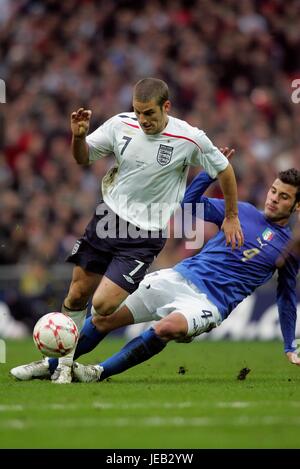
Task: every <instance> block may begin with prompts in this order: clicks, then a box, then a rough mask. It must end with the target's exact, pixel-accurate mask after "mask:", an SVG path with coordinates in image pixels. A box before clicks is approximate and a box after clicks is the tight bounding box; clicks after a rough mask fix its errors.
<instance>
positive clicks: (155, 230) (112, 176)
mask: <svg viewBox="0 0 300 469" xmlns="http://www.w3.org/2000/svg"><path fill="white" fill-rule="evenodd" d="M133 110H134V112H125V113H121V114H118V115H116V116H114V117H112V118H111V119H109V120H108V121H107V122H105V123H104V124H103V125H101V126H100V127H99V128H98V129H96V130H95V131H94V132H92V133H91V134H90V135H88V136H87V133H88V129H89V124H90V118H91V111H89V110H85V109H83V108H81V109H79V110H78V111H77V112H73V113H72V115H71V129H72V134H73V138H72V152H73V156H74V158H75V160H76V161H77V163H78V164H80V165H84V166H86V165H89V164H91V163H94V162H95V161H97V160H99V159H101V158H104V157H105V156H107V155H110V154H114V156H115V159H116V164H115V166H114V167H113V168H112V169H111V170H110V171H109V172H108V173H107V174H106V176H105V177H104V178H103V180H102V195H103V201H101V202H100V204H99V205H98V206H97V208H96V213H95V215H94V217H93V218H92V220H91V221H90V223H89V225H88V226H87V228H86V231H85V233H84V236H83V237H82V238H81V239H79V240H78V241H77V242H76V244H75V246H74V248H73V251H72V254H71V255H70V256H69V257H68V259H67V260H68V261H69V262H73V263H74V264H75V267H74V269H73V276H72V281H71V285H70V289H69V292H68V294H67V297H66V298H65V300H64V303H63V306H62V312H64V313H65V314H67V315H69V316H70V317H71V318H72V319H73V320H74V321H75V323H76V325H77V327H78V329H79V331H81V330H82V332H81V335H83V336H84V334H85V330H88V331H89V330H90V329H91V328H93V329H94V335H95V344H94V345H93V347H94V346H95V345H96V344H97V343H98V342H99V340H100V338H101V333H100V332H98V331H97V318H99V316H101V315H102V316H103V315H109V314H111V313H112V312H114V311H115V310H116V308H117V307H118V306H119V305H120V304H121V303H122V302H123V301H124V300H125V299H126V297H127V296H128V295H129V294H131V293H132V292H133V291H135V290H136V288H137V287H138V285H139V283H140V281H141V280H142V279H143V277H144V275H145V273H146V270H147V268H148V267H149V265H150V264H151V263H152V261H153V259H154V258H155V257H156V256H157V255H158V254H159V252H160V251H161V249H162V248H163V246H164V244H165V241H166V240H165V237H164V235H163V231H164V229H165V228H166V226H167V224H168V221H169V219H170V217H171V215H172V213H173V212H174V209H175V208H176V207H177V205H178V204H179V203H180V201H181V200H182V198H183V195H184V192H185V188H186V180H187V175H188V169H189V166H202V167H203V168H204V169H205V170H206V171H207V173H208V174H209V175H210V176H211V177H212V178H215V177H217V178H218V180H219V183H220V186H221V189H222V191H223V194H224V199H225V205H226V209H225V218H224V221H223V225H222V229H223V231H224V233H225V238H226V243H227V244H231V245H232V248H234V247H235V246H236V245H238V246H241V245H242V244H243V233H242V230H241V227H240V222H239V219H238V208H237V187H236V181H235V176H234V172H233V169H232V166H231V165H230V163H229V162H228V160H227V158H226V157H225V156H224V155H223V154H222V153H221V152H220V151H219V150H218V149H217V148H216V147H215V146H214V145H213V144H212V142H211V141H210V139H209V138H208V137H207V136H206V135H205V133H204V132H203V131H202V130H199V129H198V128H196V127H192V126H191V125H189V124H188V123H187V122H185V121H182V120H180V119H177V118H175V117H172V116H169V115H168V112H169V110H170V101H169V92H168V86H167V84H166V83H165V82H164V81H162V80H159V79H156V78H145V79H142V80H140V81H139V82H138V83H137V84H136V85H135V87H134V93H133ZM107 226H109V227H113V229H112V230H111V233H108V232H109V231H110V230H107ZM124 227H125V228H126V230H127V231H126V234H125V236H124ZM139 230H140V236H139V237H136V233H137V232H138V231H139ZM121 231H122V235H121ZM130 233H135V234H134V236H131V235H130ZM108 234H109V235H108ZM107 235H108V236H107ZM110 235H111V236H110ZM91 296H92V316H91V317H89V318H87V319H86V322H85V324H84V327H83V323H84V321H85V317H86V313H87V302H88V300H89V298H90V297H91ZM97 334H98V335H99V337H98V336H97ZM98 338H99V340H98ZM97 340H98V342H97ZM89 347H91V344H90V343H89ZM93 347H92V348H93ZM90 349H91V348H90ZM85 353H86V352H85ZM73 354H74V352H73V353H71V354H70V355H68V356H66V357H63V358H60V359H59V364H58V367H57V368H56V371H55V373H54V374H53V375H52V380H53V382H55V383H59V384H64V383H70V382H71V380H72V379H71V366H72V363H73ZM47 373H49V363H48V359H47V358H46V359H45V360H41V361H38V362H33V363H30V364H28V365H23V366H19V367H17V368H14V369H13V370H12V374H13V375H14V376H16V377H17V378H19V379H31V378H34V377H40V376H44V375H47Z"/></svg>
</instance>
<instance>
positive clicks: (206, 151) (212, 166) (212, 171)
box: [190, 129, 228, 178]
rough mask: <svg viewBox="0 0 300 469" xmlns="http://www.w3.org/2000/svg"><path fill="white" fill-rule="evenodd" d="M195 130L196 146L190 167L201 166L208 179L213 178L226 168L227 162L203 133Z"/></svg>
mask: <svg viewBox="0 0 300 469" xmlns="http://www.w3.org/2000/svg"><path fill="white" fill-rule="evenodd" d="M196 130H197V131H196V132H195V134H194V138H195V143H196V145H195V150H194V152H193V154H192V159H191V162H190V164H191V166H197V165H201V166H202V167H203V168H204V169H205V171H206V172H207V173H208V174H209V176H210V177H212V178H215V177H217V175H218V174H219V173H220V172H221V171H224V169H226V168H227V166H228V160H227V158H226V157H225V156H224V155H223V153H221V152H220V150H219V149H218V148H217V147H216V146H215V145H213V143H212V142H211V140H210V139H209V138H208V137H207V136H206V135H205V133H204V132H202V131H200V130H199V129H196Z"/></svg>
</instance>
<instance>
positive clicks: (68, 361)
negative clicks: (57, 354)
mask: <svg viewBox="0 0 300 469" xmlns="http://www.w3.org/2000/svg"><path fill="white" fill-rule="evenodd" d="M61 312H62V313H64V314H66V315H67V316H70V318H71V319H73V321H74V322H75V324H76V326H77V329H78V337H79V334H80V331H81V329H82V327H83V324H84V321H85V317H86V313H87V307H86V308H85V309H82V310H81V311H71V310H70V309H68V308H66V307H65V305H64V304H63V305H62V308H61ZM76 345H77V342H76ZM76 345H75V347H74V348H73V350H72V351H71V352H70V353H68V355H65V356H64V357H61V358H59V360H58V366H59V365H66V366H72V363H73V357H74V353H75V349H76Z"/></svg>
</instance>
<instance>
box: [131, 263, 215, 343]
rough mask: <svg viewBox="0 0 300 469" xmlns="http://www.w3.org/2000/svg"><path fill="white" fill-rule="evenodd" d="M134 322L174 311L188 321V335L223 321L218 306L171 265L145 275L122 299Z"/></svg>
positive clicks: (164, 315) (160, 317) (159, 316)
mask: <svg viewBox="0 0 300 469" xmlns="http://www.w3.org/2000/svg"><path fill="white" fill-rule="evenodd" d="M125 304H126V306H127V307H128V308H129V310H130V311H131V313H132V315H133V318H134V323H135V324H138V323H141V322H147V321H153V320H154V321H157V320H160V319H162V318H164V317H166V316H167V315H168V314H170V313H172V312H174V311H176V312H179V313H181V314H182V315H183V316H184V317H185V319H186V320H187V323H188V333H187V337H188V338H190V339H192V338H193V337H196V336H197V335H200V334H202V333H203V332H209V331H210V330H211V329H213V328H214V327H216V326H219V325H220V324H221V322H222V317H221V315H220V313H219V311H218V308H217V307H216V306H215V305H214V304H213V303H211V301H209V300H208V298H207V296H206V295H205V294H204V293H201V291H200V290H199V289H198V288H197V287H196V285H194V284H193V283H192V282H190V281H189V280H188V279H186V278H184V277H183V276H182V275H181V274H180V273H179V272H176V271H175V270H173V269H163V270H160V271H157V272H153V273H151V274H148V275H146V276H145V278H144V279H143V280H142V282H141V283H140V285H139V288H138V289H137V290H136V291H135V292H134V293H132V294H131V295H130V296H128V297H127V298H126V300H125Z"/></svg>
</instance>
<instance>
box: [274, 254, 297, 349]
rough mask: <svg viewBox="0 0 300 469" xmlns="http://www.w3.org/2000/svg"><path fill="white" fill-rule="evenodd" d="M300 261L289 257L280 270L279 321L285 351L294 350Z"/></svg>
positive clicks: (278, 288)
mask: <svg viewBox="0 0 300 469" xmlns="http://www.w3.org/2000/svg"><path fill="white" fill-rule="evenodd" d="M298 270H299V262H298V261H297V260H296V259H294V258H291V257H290V258H289V260H288V261H287V262H286V263H285V265H284V267H282V268H281V269H279V270H278V286H277V305H278V312H279V321H280V327H281V332H282V336H283V340H284V351H285V352H293V351H295V350H296V347H295V346H294V340H295V329H296V320H297V296H296V282H297V273H298Z"/></svg>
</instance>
